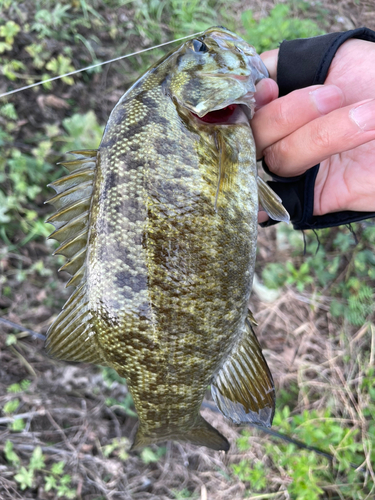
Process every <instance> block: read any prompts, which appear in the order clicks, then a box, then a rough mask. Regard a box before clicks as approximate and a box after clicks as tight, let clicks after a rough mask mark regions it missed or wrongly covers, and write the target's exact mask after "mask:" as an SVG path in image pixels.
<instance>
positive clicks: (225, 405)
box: [211, 321, 275, 427]
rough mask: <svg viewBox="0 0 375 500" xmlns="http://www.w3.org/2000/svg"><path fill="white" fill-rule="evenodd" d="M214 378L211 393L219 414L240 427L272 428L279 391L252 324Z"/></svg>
mask: <svg viewBox="0 0 375 500" xmlns="http://www.w3.org/2000/svg"><path fill="white" fill-rule="evenodd" d="M245 325H246V331H244V333H243V337H242V338H241V340H240V342H239V343H238V345H237V348H235V349H234V352H233V353H232V354H231V355H230V356H229V357H228V359H227V360H226V361H225V363H224V365H223V367H222V368H221V370H220V371H219V372H218V373H217V375H216V376H215V377H214V379H213V381H212V384H211V392H212V396H213V398H214V401H215V403H216V404H217V407H218V408H219V410H220V411H221V412H222V413H223V414H224V415H225V416H226V417H227V418H229V419H230V420H232V422H234V423H236V424H241V423H246V422H251V423H255V424H260V425H264V426H267V427H270V425H271V423H272V419H273V415H274V412H275V388H274V385H273V380H272V375H271V372H270V370H269V368H268V366H267V363H266V360H265V359H264V357H263V354H262V350H261V348H260V345H259V342H258V340H257V338H256V336H255V333H254V332H253V329H252V327H251V324H250V322H249V321H246V323H245Z"/></svg>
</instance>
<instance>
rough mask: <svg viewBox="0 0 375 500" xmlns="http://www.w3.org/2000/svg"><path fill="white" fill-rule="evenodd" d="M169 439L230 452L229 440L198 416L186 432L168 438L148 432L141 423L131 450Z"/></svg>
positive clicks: (155, 432)
mask: <svg viewBox="0 0 375 500" xmlns="http://www.w3.org/2000/svg"><path fill="white" fill-rule="evenodd" d="M168 439H173V440H175V441H183V442H187V443H191V444H194V445H196V446H207V448H211V449H212V450H223V451H228V450H229V442H228V440H227V439H226V438H225V437H224V436H223V435H222V434H220V432H219V431H218V430H216V429H215V427H212V425H211V424H209V423H208V422H207V421H206V420H205V419H204V418H203V417H202V416H201V415H198V417H197V419H196V421H195V423H194V425H193V426H192V427H190V428H189V429H187V430H184V431H181V430H180V431H179V432H176V433H173V435H170V434H168V436H166V435H165V434H163V433H160V434H159V435H158V433H157V431H155V430H153V431H151V432H147V431H145V429H144V427H143V426H142V424H141V423H140V425H139V427H138V430H137V434H136V436H135V439H134V443H133V445H132V447H131V449H132V450H135V449H137V448H143V447H144V446H150V445H151V444H155V443H159V442H161V441H166V440H168Z"/></svg>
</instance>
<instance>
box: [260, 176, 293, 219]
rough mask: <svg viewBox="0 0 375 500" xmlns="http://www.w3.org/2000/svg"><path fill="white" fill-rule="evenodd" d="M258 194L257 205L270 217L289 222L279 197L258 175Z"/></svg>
mask: <svg viewBox="0 0 375 500" xmlns="http://www.w3.org/2000/svg"><path fill="white" fill-rule="evenodd" d="M258 196H259V205H261V207H262V208H263V209H264V210H265V211H266V212H267V215H268V216H269V217H271V219H273V220H279V221H281V222H287V223H288V224H289V221H290V217H289V214H288V212H287V211H286V209H285V208H284V207H283V204H282V201H281V198H280V197H279V196H278V195H277V194H276V193H275V191H273V190H272V189H271V188H270V186H269V185H268V184H267V183H266V182H264V180H263V179H262V178H261V177H258Z"/></svg>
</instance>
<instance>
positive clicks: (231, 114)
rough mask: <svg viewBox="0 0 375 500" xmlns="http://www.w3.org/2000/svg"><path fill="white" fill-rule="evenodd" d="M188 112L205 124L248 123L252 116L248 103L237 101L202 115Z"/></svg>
mask: <svg viewBox="0 0 375 500" xmlns="http://www.w3.org/2000/svg"><path fill="white" fill-rule="evenodd" d="M190 113H191V115H192V116H193V117H194V118H195V120H197V121H198V122H200V123H202V124H206V125H235V124H237V125H241V124H247V125H248V124H249V120H250V119H251V117H252V110H251V109H250V108H249V106H248V105H246V104H237V103H233V104H229V105H228V106H225V107H224V108H221V109H215V110H214V111H210V112H208V113H206V114H205V115H204V116H198V115H196V114H195V113H193V112H192V111H190Z"/></svg>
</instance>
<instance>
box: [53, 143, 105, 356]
mask: <svg viewBox="0 0 375 500" xmlns="http://www.w3.org/2000/svg"><path fill="white" fill-rule="evenodd" d="M72 154H74V155H75V156H76V157H77V158H76V159H75V160H73V161H68V162H63V163H62V164H63V165H65V166H66V167H67V168H68V170H69V171H70V174H69V175H67V176H65V177H63V178H62V179H59V180H57V181H55V182H53V183H52V184H50V186H51V187H53V188H54V189H55V191H56V193H57V194H56V196H54V197H53V198H52V199H50V200H49V201H48V202H47V203H52V204H54V205H55V207H56V209H57V212H56V213H55V214H54V215H52V216H51V217H50V218H49V219H48V220H47V222H49V223H51V224H53V225H54V226H55V228H56V230H55V231H54V232H53V233H52V234H51V236H50V238H54V239H56V240H57V241H58V242H59V243H60V246H59V248H58V249H57V250H56V251H55V252H54V254H61V255H65V256H66V257H68V258H69V260H68V262H66V264H64V265H63V266H62V267H61V268H60V269H63V270H66V271H68V272H69V273H70V274H72V278H71V279H70V281H69V282H68V283H67V286H76V287H79V288H77V290H76V291H75V292H74V293H73V294H72V296H71V297H70V298H69V299H68V301H67V302H66V304H65V306H64V308H63V310H62V311H61V313H60V314H59V316H58V317H57V318H56V320H55V321H54V323H53V324H52V325H51V327H50V329H49V330H48V332H47V340H46V350H47V352H48V353H49V354H51V355H52V356H54V357H56V358H60V359H65V360H68V361H85V362H90V363H100V364H106V362H105V357H104V355H103V353H102V351H101V349H100V347H99V346H98V344H97V342H96V340H95V336H94V335H93V334H92V327H91V319H92V315H91V312H90V310H89V307H88V300H87V294H86V283H85V271H86V268H85V265H86V264H85V261H86V250H87V239H88V228H89V219H90V206H91V198H92V193H93V187H94V179H95V174H96V168H97V162H98V161H99V157H97V151H94V150H91V151H73V152H72Z"/></svg>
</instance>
